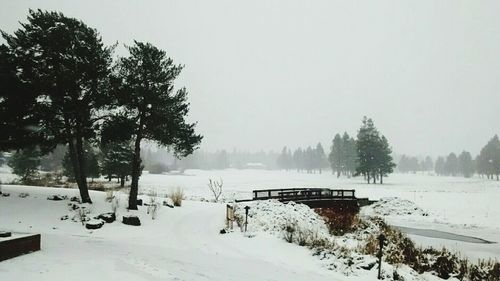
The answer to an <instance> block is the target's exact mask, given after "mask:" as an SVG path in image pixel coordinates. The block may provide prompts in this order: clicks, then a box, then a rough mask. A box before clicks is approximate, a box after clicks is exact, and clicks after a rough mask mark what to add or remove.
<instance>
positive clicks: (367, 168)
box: [356, 117, 395, 183]
mask: <svg viewBox="0 0 500 281" xmlns="http://www.w3.org/2000/svg"><path fill="white" fill-rule="evenodd" d="M356 148H357V157H358V161H357V163H358V167H357V168H356V174H362V175H364V176H365V178H366V181H367V182H368V183H370V179H371V180H373V183H376V180H377V178H379V177H380V182H381V183H382V182H383V180H382V177H383V176H387V174H389V173H392V171H393V168H394V166H395V165H394V163H393V162H392V156H391V152H392V151H391V148H390V146H389V143H388V141H387V139H386V138H385V137H384V136H380V134H379V132H378V130H377V129H376V128H375V125H374V124H373V121H372V120H371V119H369V118H367V117H364V118H363V121H362V126H361V128H360V129H359V131H358V140H357V142H356Z"/></svg>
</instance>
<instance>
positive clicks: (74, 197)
mask: <svg viewBox="0 0 500 281" xmlns="http://www.w3.org/2000/svg"><path fill="white" fill-rule="evenodd" d="M69 201H71V202H76V203H82V202H81V201H80V198H78V197H76V196H73V197H71V198H70V199H69Z"/></svg>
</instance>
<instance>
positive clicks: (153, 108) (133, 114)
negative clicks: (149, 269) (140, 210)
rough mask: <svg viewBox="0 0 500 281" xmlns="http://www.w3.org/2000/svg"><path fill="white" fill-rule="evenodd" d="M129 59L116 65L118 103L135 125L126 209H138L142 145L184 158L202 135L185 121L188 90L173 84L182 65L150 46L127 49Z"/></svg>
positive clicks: (144, 44) (138, 45) (122, 59)
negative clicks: (150, 143) (157, 146)
mask: <svg viewBox="0 0 500 281" xmlns="http://www.w3.org/2000/svg"><path fill="white" fill-rule="evenodd" d="M127 49H128V51H129V53H130V56H128V57H124V58H121V59H120V60H119V63H118V65H117V69H118V72H117V75H116V76H117V80H116V81H114V85H115V87H116V90H117V91H118V93H119V104H120V105H121V106H123V108H124V109H125V110H124V112H122V113H121V114H122V116H123V117H124V118H126V119H127V120H129V121H130V123H132V124H134V126H133V130H132V131H131V133H132V134H133V135H134V156H133V159H132V183H131V188H130V196H129V206H128V207H129V209H133V210H136V209H137V193H138V188H139V176H140V169H141V142H142V141H143V140H151V141H156V142H157V143H158V144H160V145H161V146H166V147H170V148H171V149H172V150H173V152H174V153H175V155H176V156H179V157H185V156H187V155H189V154H191V153H193V151H194V150H195V149H196V148H197V146H198V144H199V143H200V142H201V139H202V136H201V135H197V134H195V131H194V127H195V124H189V123H187V122H186V121H185V119H184V118H185V116H186V115H187V114H188V112H189V103H188V102H187V90H186V89H185V88H182V89H180V90H178V91H176V92H174V88H173V82H174V80H175V79H176V78H177V76H178V75H179V74H180V72H181V70H182V66H180V65H175V64H174V63H173V60H172V59H170V58H168V57H167V55H166V53H165V52H164V51H162V50H160V49H158V48H156V47H154V46H153V45H151V44H149V43H140V42H135V43H134V45H133V46H130V47H128V48H127Z"/></svg>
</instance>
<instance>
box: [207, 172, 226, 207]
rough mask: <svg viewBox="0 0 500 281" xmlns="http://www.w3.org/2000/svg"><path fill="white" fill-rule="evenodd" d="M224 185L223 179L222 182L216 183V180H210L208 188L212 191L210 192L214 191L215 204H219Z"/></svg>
mask: <svg viewBox="0 0 500 281" xmlns="http://www.w3.org/2000/svg"><path fill="white" fill-rule="evenodd" d="M223 185H224V182H223V181H222V178H221V179H220V181H216V180H212V179H209V180H208V188H209V189H210V191H212V194H213V195H214V201H215V203H217V202H219V197H220V196H221V194H222V186H223Z"/></svg>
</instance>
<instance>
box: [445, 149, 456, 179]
mask: <svg viewBox="0 0 500 281" xmlns="http://www.w3.org/2000/svg"><path fill="white" fill-rule="evenodd" d="M444 170H445V174H446V175H451V176H453V177H454V176H456V175H457V174H458V158H457V155H456V154H455V153H453V152H452V153H450V154H448V157H446V163H445V166H444Z"/></svg>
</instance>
